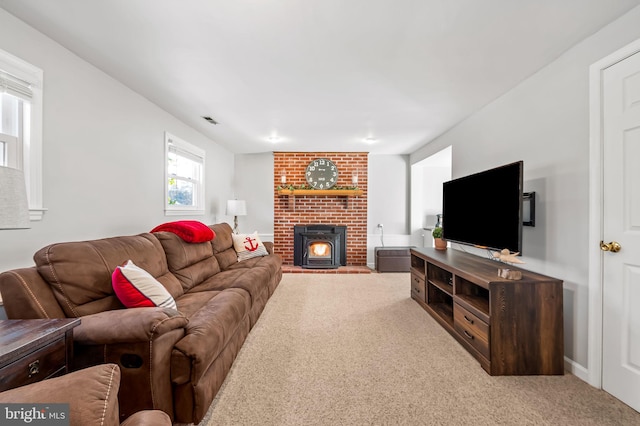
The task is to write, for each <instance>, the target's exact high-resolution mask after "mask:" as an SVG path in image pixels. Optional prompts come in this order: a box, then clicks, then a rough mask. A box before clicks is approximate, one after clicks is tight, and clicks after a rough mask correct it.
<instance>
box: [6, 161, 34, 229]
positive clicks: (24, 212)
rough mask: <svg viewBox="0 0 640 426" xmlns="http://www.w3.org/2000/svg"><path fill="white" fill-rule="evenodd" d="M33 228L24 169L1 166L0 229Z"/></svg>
mask: <svg viewBox="0 0 640 426" xmlns="http://www.w3.org/2000/svg"><path fill="white" fill-rule="evenodd" d="M26 228H31V221H30V220H29V202H28V201H27V187H26V186H25V183H24V173H23V172H22V170H18V169H12V168H10V167H0V229H26Z"/></svg>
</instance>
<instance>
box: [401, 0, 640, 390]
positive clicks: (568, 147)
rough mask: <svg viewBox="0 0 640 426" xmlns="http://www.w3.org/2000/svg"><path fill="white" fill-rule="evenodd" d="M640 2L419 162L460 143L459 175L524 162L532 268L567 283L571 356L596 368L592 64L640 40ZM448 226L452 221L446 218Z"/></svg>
mask: <svg viewBox="0 0 640 426" xmlns="http://www.w3.org/2000/svg"><path fill="white" fill-rule="evenodd" d="M639 23H640V7H638V8H635V9H633V10H632V11H631V12H629V13H628V14H626V15H624V16H623V17H621V18H620V19H618V20H617V21H615V22H613V23H612V24H610V25H608V26H607V27H605V28H603V29H602V30H601V31H599V32H598V33H596V34H594V35H593V36H591V37H589V38H587V39H585V40H584V41H583V42H581V43H579V44H578V45H576V46H575V47H574V48H572V49H570V50H569V51H567V52H566V53H565V54H563V55H562V56H561V57H559V58H558V59H557V60H556V61H554V62H553V63H552V64H550V65H549V66H547V67H545V68H543V69H541V70H540V71H539V72H537V73H536V74H535V75H533V76H531V77H530V78H529V79H527V80H525V81H524V82H522V83H521V84H520V85H518V86H517V87H516V88H514V89H513V90H511V91H510V92H508V93H507V94H505V95H504V96H502V97H500V98H498V99H497V100H495V101H494V102H492V103H491V104H489V105H487V106H486V107H485V108H484V109H482V110H481V111H479V112H478V113H476V114H474V115H472V116H471V117H469V118H468V119H466V120H465V121H464V122H462V123H460V124H459V125H457V126H455V127H454V128H453V129H451V130H450V131H448V132H447V133H445V134H444V135H442V136H440V137H439V138H437V139H436V140H434V141H433V142H432V143H430V144H428V145H426V146H424V147H423V148H421V149H420V150H418V151H417V152H415V153H414V154H412V156H411V163H415V162H418V161H420V160H422V159H423V158H426V157H427V156H429V155H430V154H431V153H434V152H437V151H439V150H440V149H442V148H444V147H445V146H448V145H452V146H453V176H452V177H454V178H456V177H460V176H464V175H467V174H470V173H472V172H477V171H480V170H483V169H487V168H490V167H493V166H498V165H501V164H505V163H509V162H511V161H516V160H524V166H525V169H524V190H525V191H536V193H537V199H536V226H535V228H529V227H525V228H524V230H523V254H524V257H523V260H524V261H525V262H527V263H526V265H524V266H525V267H527V268H529V269H531V270H534V271H537V272H541V273H544V274H547V275H551V276H554V277H557V278H560V279H562V280H564V288H565V291H564V316H565V355H566V357H567V358H569V360H570V362H571V366H572V368H573V369H574V372H575V373H576V374H578V375H579V376H580V377H583V378H585V379H586V371H587V369H588V359H587V339H588V321H587V314H588V313H587V306H588V282H587V281H588V246H589V244H597V243H598V242H597V241H588V239H587V236H588V220H589V218H588V207H589V205H588V189H589V188H588V173H589V92H588V89H589V86H588V77H589V65H591V64H592V63H594V62H596V61H597V60H598V59H600V58H602V57H604V56H606V55H608V54H609V53H611V52H613V51H615V50H617V49H618V48H620V47H622V46H624V45H626V44H628V43H630V42H631V41H633V40H635V39H637V38H639V37H640V25H639ZM445 225H446V221H445Z"/></svg>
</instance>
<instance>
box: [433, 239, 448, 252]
mask: <svg viewBox="0 0 640 426" xmlns="http://www.w3.org/2000/svg"><path fill="white" fill-rule="evenodd" d="M433 241H434V243H435V246H436V250H446V249H447V240H443V239H442V238H434V239H433Z"/></svg>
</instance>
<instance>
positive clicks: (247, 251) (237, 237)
mask: <svg viewBox="0 0 640 426" xmlns="http://www.w3.org/2000/svg"><path fill="white" fill-rule="evenodd" d="M233 248H235V249H236V253H238V262H241V261H243V260H247V259H251V258H252V257H258V256H266V255H267V254H269V253H268V252H267V249H266V247H265V246H264V244H262V241H260V237H258V233H257V232H254V233H253V234H233Z"/></svg>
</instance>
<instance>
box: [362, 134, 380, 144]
mask: <svg viewBox="0 0 640 426" xmlns="http://www.w3.org/2000/svg"><path fill="white" fill-rule="evenodd" d="M377 140H378V139H376V138H374V137H373V136H369V137H366V138H364V139H362V142H364V143H375V142H377Z"/></svg>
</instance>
